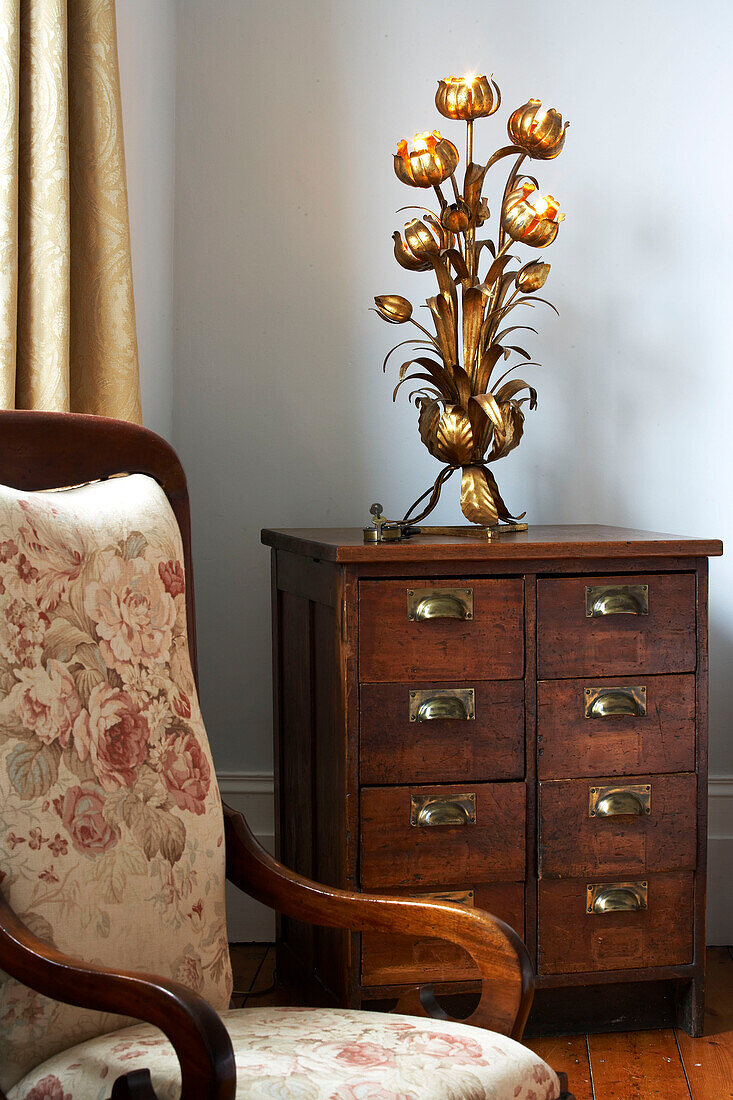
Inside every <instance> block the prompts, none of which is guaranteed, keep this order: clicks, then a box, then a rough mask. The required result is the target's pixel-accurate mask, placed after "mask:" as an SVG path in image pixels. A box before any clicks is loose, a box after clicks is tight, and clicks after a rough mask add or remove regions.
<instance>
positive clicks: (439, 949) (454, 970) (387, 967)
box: [361, 882, 524, 986]
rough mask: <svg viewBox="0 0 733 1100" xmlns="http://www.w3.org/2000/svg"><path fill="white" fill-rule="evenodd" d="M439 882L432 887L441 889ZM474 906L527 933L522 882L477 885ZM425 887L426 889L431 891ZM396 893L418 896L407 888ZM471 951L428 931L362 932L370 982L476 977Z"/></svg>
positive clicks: (365, 971)
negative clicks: (419, 933) (414, 933)
mask: <svg viewBox="0 0 733 1100" xmlns="http://www.w3.org/2000/svg"><path fill="white" fill-rule="evenodd" d="M440 889H441V888H440V887H437V886H436V887H435V891H434V892H439V891H440ZM472 891H473V907H474V908H476V909H484V910H485V911H486V912H487V913H492V914H493V915H494V916H496V917H498V918H499V919H500V920H503V921H504V922H505V923H506V924H508V925H509V926H510V927H511V928H513V929H514V931H515V932H516V933H517V935H519V936H521V937H522V938H524V883H523V882H497V883H493V884H491V885H489V886H475V887H472ZM429 892H430V891H429V890H426V893H429ZM396 893H397V894H398V895H403V896H404V895H408V896H410V897H418V898H419V897H420V893H422V891H420V893H414V894H409V892H408V891H406V890H404V889H403V890H398V891H396ZM478 976H479V975H478V971H477V969H476V965H475V963H473V962H472V960H471V957H470V956H469V955H467V954H466V952H465V951H463V950H461V948H460V947H456V946H455V944H451V943H447V942H446V941H445V940H436V939H434V938H431V937H430V936H399V935H386V934H384V933H380V932H370V933H364V935H363V936H362V938H361V980H362V982H363V984H364V985H365V986H369V985H406V984H414V983H415V982H442V981H445V980H446V978H448V979H449V980H450V981H462V980H468V979H473V980H475V979H476V978H477V977H478Z"/></svg>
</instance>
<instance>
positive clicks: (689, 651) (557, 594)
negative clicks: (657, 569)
mask: <svg viewBox="0 0 733 1100" xmlns="http://www.w3.org/2000/svg"><path fill="white" fill-rule="evenodd" d="M624 584H646V585H648V586H649V613H648V615H608V616H604V617H603V618H597V619H596V618H590V619H589V618H586V614H585V588H586V585H589V586H596V585H624ZM695 591H696V584H695V574H694V573H671V574H657V575H653V574H641V575H639V574H635V575H634V576H632V577H629V576H628V575H624V574H621V575H619V574H616V575H612V576H595V577H593V576H589V577H558V578H543V579H541V580H540V581H539V582H538V587H537V636H538V640H539V654H538V675H539V676H540V678H541V679H543V680H544V679H552V678H555V677H571V676H626V675H629V674H639V673H647V674H652V673H655V672H657V673H663V672H693V671H694V669H695V659H696V655H697V654H696V644H695Z"/></svg>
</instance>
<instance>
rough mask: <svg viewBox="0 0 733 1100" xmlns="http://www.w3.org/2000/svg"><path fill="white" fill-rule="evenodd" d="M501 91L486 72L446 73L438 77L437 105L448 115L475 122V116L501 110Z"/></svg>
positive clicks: (487, 114)
mask: <svg viewBox="0 0 733 1100" xmlns="http://www.w3.org/2000/svg"><path fill="white" fill-rule="evenodd" d="M500 104H501V92H500V91H499V88H498V86H497V85H496V84H495V83H494V79H493V77H492V78H491V82H490V83H489V81H488V80H487V79H486V77H485V76H473V75H470V76H447V77H446V78H445V79H444V80H439V81H438V90H437V92H436V93H435V106H436V107H437V108H438V110H439V111H440V113H441V115H443V116H444V117H445V118H452V119H460V120H463V121H464V122H473V120H474V119H475V118H488V116H489V115H493V114H494V112H495V111H498V109H499V106H500Z"/></svg>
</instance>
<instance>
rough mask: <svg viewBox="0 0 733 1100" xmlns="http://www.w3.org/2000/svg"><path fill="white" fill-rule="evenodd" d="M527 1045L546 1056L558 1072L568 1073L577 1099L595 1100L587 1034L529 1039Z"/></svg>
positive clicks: (571, 1089) (542, 1056)
mask: <svg viewBox="0 0 733 1100" xmlns="http://www.w3.org/2000/svg"><path fill="white" fill-rule="evenodd" d="M527 1046H528V1047H530V1049H531V1050H533V1051H534V1052H535V1054H538V1055H539V1056H540V1058H544V1060H545V1061H546V1062H547V1064H548V1066H552V1068H553V1069H554V1070H555V1072H556V1073H567V1075H568V1084H569V1086H570V1091H571V1092H572V1094H573V1096H574V1097H575V1100H593V1087H592V1085H591V1079H590V1064H589V1062H588V1043H587V1041H586V1038H585V1035H575V1036H573V1037H572V1038H568V1036H566V1035H561V1036H553V1037H552V1038H547V1039H529V1040H528V1041H527Z"/></svg>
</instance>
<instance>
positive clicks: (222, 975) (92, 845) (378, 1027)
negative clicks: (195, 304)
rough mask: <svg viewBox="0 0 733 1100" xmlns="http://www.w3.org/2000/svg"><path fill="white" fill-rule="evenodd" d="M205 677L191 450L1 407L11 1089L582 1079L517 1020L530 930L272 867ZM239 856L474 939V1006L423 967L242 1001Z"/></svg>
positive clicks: (1, 819)
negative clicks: (549, 1061)
mask: <svg viewBox="0 0 733 1100" xmlns="http://www.w3.org/2000/svg"><path fill="white" fill-rule="evenodd" d="M118 475H126V476H118ZM69 486H71V488H68V487H69ZM44 490H45V491H44ZM196 679H197V677H196V642H195V618H194V600H193V584H192V569H191V544H190V518H189V503H188V494H187V489H186V481H185V476H184V474H183V470H182V468H181V465H180V463H179V461H178V459H177V457H176V455H175V453H174V452H173V450H172V449H171V448H170V446H169V445H168V444H167V443H165V442H164V441H163V440H162V439H160V438H159V437H158V436H156V435H154V434H153V433H151V432H149V431H146V430H145V429H142V428H139V427H136V426H134V425H130V424H125V423H120V422H117V421H113V420H108V419H104V418H100V417H92V416H81V415H69V414H53V413H35V412H0V970H1V971H4V974H0V1100H87V1098H89V1100H106V1098H108V1097H111V1098H112V1100H123V1098H130V1100H156V1098H157V1100H174V1098H175V1097H177V1096H179V1095H180V1096H181V1097H182V1098H183V1100H202V1098H207V1100H208V1098H210V1100H230V1098H233V1097H235V1096H236V1097H240V1098H244V1097H279V1098H283V1100H290V1098H293V1100H319V1098H321V1097H323V1098H326V1097H334V1098H335V1097H339V1098H341V1097H343V1098H346V1100H349V1098H350V1100H372V1098H373V1100H390V1098H393V1100H413V1098H417V1097H422V1096H425V1097H431V1098H435V1100H437V1098H438V1097H450V1098H451V1100H461V1098H463V1097H466V1098H468V1097H471V1098H472V1100H480V1098H482V1097H486V1098H487V1100H488V1098H489V1097H491V1098H493V1100H503V1098H504V1097H505V1096H506V1097H512V1100H559V1098H560V1097H564V1098H565V1100H571V1098H570V1096H569V1093H567V1091H566V1090H567V1082H566V1081H565V1080H564V1078H563V1079H561V1077H562V1075H557V1074H555V1073H553V1071H552V1070H551V1069H550V1068H549V1067H548V1066H546V1065H545V1063H544V1062H542V1061H541V1060H540V1059H539V1058H538V1057H537V1056H535V1055H534V1054H532V1052H531V1051H529V1050H527V1049H526V1048H525V1047H522V1046H521V1045H520V1044H519V1042H518V1040H519V1039H520V1038H521V1035H522V1032H523V1028H524V1025H525V1022H526V1019H527V1015H528V1012H529V1008H530V1004H531V1000H532V990H533V975H532V970H531V965H530V962H529V958H528V955H527V952H526V949H525V947H524V945H523V944H522V942H521V940H520V939H519V938H518V937H517V936H516V934H515V933H514V932H513V931H512V929H510V928H509V927H508V926H507V925H505V924H504V923H503V922H502V921H500V920H497V919H496V918H494V917H492V916H490V915H489V914H487V913H483V912H481V911H479V910H468V909H463V908H461V907H460V906H456V905H452V904H448V903H439V902H422V901H421V902H418V901H413V900H410V899H406V898H389V897H380V896H372V895H366V894H357V893H350V892H348V891H345V890H340V889H336V888H331V887H329V886H324V885H320V884H318V883H314V882H311V881H309V880H307V879H305V878H302V877H301V876H298V875H295V874H293V873H292V872H290V871H289V870H288V869H287V868H285V867H283V866H282V865H281V864H279V863H278V862H277V861H276V860H275V859H273V858H272V857H271V856H270V855H269V854H268V853H267V852H266V851H265V850H264V849H263V848H262V847H261V846H260V845H259V844H258V843H257V841H256V840H255V839H254V837H253V836H252V834H251V832H250V831H249V829H248V827H247V824H246V822H245V821H244V819H243V818H242V816H241V815H239V814H237V813H235V812H234V811H232V810H229V809H228V808H227V807H223V808H222V805H221V800H220V796H219V792H218V789H217V787H216V782H215V776H214V768H213V762H212V759H211V754H210V750H209V746H208V742H207V739H206V733H205V730H204V726H203V722H202V719H201V714H200V711H199V707H198V700H197V692H196ZM225 877H226V878H229V879H231V880H232V881H233V882H234V883H235V884H236V885H237V886H239V887H240V888H241V889H243V890H245V891H246V892H247V893H249V894H250V895H252V896H253V897H255V898H257V899H258V900H260V901H262V902H265V903H266V904H268V905H271V906H272V907H274V908H276V909H277V910H278V911H280V912H282V913H285V914H288V915H291V916H295V917H297V918H298V919H300V920H307V921H311V922H313V923H315V924H321V925H328V926H332V927H348V928H351V929H354V930H361V931H364V930H374V931H390V932H395V931H399V932H404V933H421V934H425V933H426V931H427V932H428V933H429V934H430V935H432V936H436V937H441V938H445V939H449V940H452V941H453V942H455V943H457V944H460V945H461V946H462V947H464V948H465V949H466V950H467V951H468V952H469V954H470V955H471V956H472V957H473V959H474V960H475V962H476V964H477V966H478V968H479V971H480V973H481V976H482V990H481V995H480V999H479V1002H478V1005H477V1007H476V1008H475V1010H474V1011H473V1013H472V1014H471V1015H470V1016H469V1017H468V1018H467V1020H464V1021H456V1020H452V1019H450V1018H449V1017H448V1016H447V1014H446V1013H445V1011H444V1010H443V1009H442V1008H441V1006H440V1005H439V1004H438V1003H437V1002H436V1000H435V998H434V997H433V995H432V991H431V990H430V988H427V987H423V988H420V989H416V990H414V991H413V992H412V993H411V994H410V996H408V997H405V998H403V1000H402V1001H401V1002H400V1003H399V1004H398V1005H397V1009H396V1014H383V1013H374V1012H363V1011H351V1010H343V1009H314V1010H311V1009H288V1008H282V1007H281V1008H269V1009H265V1010H262V1009H241V1010H235V1011H231V1010H229V1009H228V1004H229V998H230V994H231V973H230V967H229V959H228V950H227V944H226V924H225V913H224V878H225ZM132 1020H142V1021H144V1023H143V1024H137V1025H133V1026H130V1025H131V1023H132ZM470 1025H477V1026H475V1027H474V1026H470ZM161 1033H162V1034H161ZM3 1090H4V1091H3Z"/></svg>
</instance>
